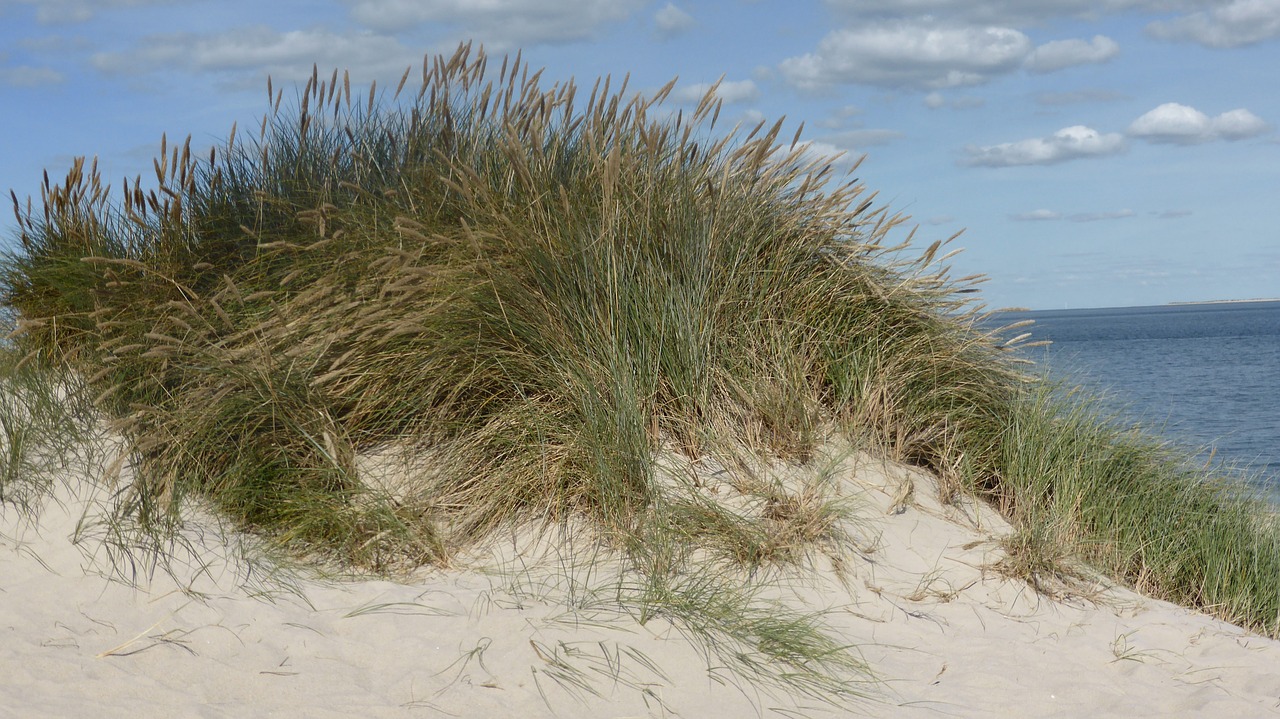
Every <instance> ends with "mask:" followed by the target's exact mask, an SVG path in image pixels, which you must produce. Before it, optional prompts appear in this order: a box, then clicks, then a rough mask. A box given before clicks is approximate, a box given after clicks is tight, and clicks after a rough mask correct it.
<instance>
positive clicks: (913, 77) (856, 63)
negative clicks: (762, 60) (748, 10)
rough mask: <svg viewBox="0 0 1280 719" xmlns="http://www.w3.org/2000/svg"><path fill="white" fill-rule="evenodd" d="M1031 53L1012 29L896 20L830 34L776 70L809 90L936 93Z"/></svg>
mask: <svg viewBox="0 0 1280 719" xmlns="http://www.w3.org/2000/svg"><path fill="white" fill-rule="evenodd" d="M1031 51H1032V43H1031V40H1030V39H1029V38H1028V37H1027V36H1026V35H1024V34H1023V33H1022V32H1020V31H1018V30H1015V29H1013V28H1008V27H997V26H987V27H979V26H939V25H936V24H934V23H930V22H924V21H919V22H917V21H896V22H886V23H879V24H866V25H859V26H857V27H851V28H844V29H841V30H836V31H834V32H831V33H830V34H828V35H827V36H826V37H824V38H823V39H822V40H821V41H820V42H819V43H818V48H817V50H816V51H815V52H812V53H807V54H805V55H800V56H796V57H791V58H788V59H786V60H783V61H782V63H781V65H780V66H779V69H780V70H781V71H782V74H783V77H785V78H786V79H787V80H788V81H789V82H791V83H792V84H793V85H795V86H797V87H800V88H802V89H810V90H812V89H819V88H823V87H828V86H831V85H838V84H846V83H855V84H867V85H879V86H882V87H895V88H896V87H903V86H907V87H917V88H923V89H941V88H947V87H958V86H964V85H979V84H982V83H984V82H986V81H987V80H989V79H990V78H992V77H995V76H998V75H1002V74H1006V73H1009V72H1011V71H1013V70H1015V69H1017V67H1018V66H1019V65H1021V64H1022V62H1023V61H1024V60H1025V59H1026V57H1027V55H1028V54H1030V52H1031Z"/></svg>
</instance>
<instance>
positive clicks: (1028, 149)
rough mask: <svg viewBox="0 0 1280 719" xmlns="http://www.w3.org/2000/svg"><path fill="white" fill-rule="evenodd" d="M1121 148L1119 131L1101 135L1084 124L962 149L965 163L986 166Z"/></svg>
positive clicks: (1095, 154)
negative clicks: (1041, 134)
mask: <svg viewBox="0 0 1280 719" xmlns="http://www.w3.org/2000/svg"><path fill="white" fill-rule="evenodd" d="M1123 150H1124V137H1123V136H1121V135H1120V134H1119V133H1107V134H1105V135H1104V134H1102V133H1099V132H1098V131H1097V130H1094V129H1093V128H1090V127H1085V126H1084V125H1073V126H1071V127H1066V128H1063V129H1061V130H1058V131H1057V132H1055V133H1053V134H1052V135H1050V136H1048V137H1043V138H1032V139H1028V140H1019V141H1017V142H1005V143H1001V144H999V145H983V146H974V145H971V146H969V147H966V148H965V152H966V153H967V154H968V155H969V157H968V159H967V161H966V163H967V164H970V165H983V166H986V167H1010V166H1014V165H1052V164H1056V163H1059V162H1066V161H1067V160H1075V159H1080V158H1086V157H1105V156H1107V155H1114V154H1116V153H1118V152H1122V151H1123Z"/></svg>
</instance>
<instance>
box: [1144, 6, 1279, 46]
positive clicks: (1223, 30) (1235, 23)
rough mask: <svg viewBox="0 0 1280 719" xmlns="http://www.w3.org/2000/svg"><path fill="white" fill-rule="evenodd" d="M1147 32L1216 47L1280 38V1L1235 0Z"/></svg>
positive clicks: (1157, 24) (1155, 24)
mask: <svg viewBox="0 0 1280 719" xmlns="http://www.w3.org/2000/svg"><path fill="white" fill-rule="evenodd" d="M1147 32H1148V33H1149V34H1151V35H1153V36H1155V37H1158V38H1160V39H1162V40H1177V41H1186V42H1195V43H1199V44H1201V45H1205V46H1208V47H1214V48H1227V47H1240V46H1241V45H1252V44H1254V43H1258V42H1262V41H1264V40H1272V39H1275V38H1278V37H1280V0H1231V1H1230V2H1227V3H1222V4H1216V5H1215V6H1214V7H1212V8H1210V9H1208V10H1200V11H1198V12H1193V13H1189V14H1187V15H1181V16H1179V17H1175V18H1173V19H1171V20H1157V21H1155V22H1153V23H1151V24H1150V25H1148V26H1147Z"/></svg>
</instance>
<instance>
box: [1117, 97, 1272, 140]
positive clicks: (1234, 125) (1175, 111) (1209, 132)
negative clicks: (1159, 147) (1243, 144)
mask: <svg viewBox="0 0 1280 719" xmlns="http://www.w3.org/2000/svg"><path fill="white" fill-rule="evenodd" d="M1269 129H1270V127H1269V126H1268V125H1267V123H1266V122H1264V121H1263V119H1262V118H1260V117H1258V116H1257V115H1255V114H1253V113H1252V112H1249V111H1248V110H1245V109H1244V108H1239V109H1236V110H1230V111H1228V112H1224V113H1222V114H1221V115H1218V116H1217V117H1212V118H1211V117H1209V116H1208V115H1206V114H1204V113H1203V112H1201V111H1199V110H1197V109H1196V108H1194V107H1189V106H1187V105H1181V104H1179V103H1176V102H1166V103H1165V104H1163V105H1161V106H1159V107H1157V108H1155V109H1154V110H1151V111H1150V112H1148V113H1146V114H1144V115H1143V116H1142V117H1139V118H1138V119H1136V120H1134V121H1133V123H1132V124H1130V125H1129V130H1128V132H1129V135H1130V136H1132V137H1140V138H1142V139H1144V140H1148V141H1150V142H1162V143H1171V144H1176V145H1196V144H1200V143H1203V142H1211V141H1213V140H1243V139H1246V138H1250V137H1256V136H1258V135H1261V134H1262V133H1264V132H1266V131H1267V130H1269Z"/></svg>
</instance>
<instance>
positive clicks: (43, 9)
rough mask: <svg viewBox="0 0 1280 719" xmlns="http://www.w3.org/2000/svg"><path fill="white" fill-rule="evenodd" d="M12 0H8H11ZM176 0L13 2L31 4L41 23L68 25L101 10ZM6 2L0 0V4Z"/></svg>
mask: <svg viewBox="0 0 1280 719" xmlns="http://www.w3.org/2000/svg"><path fill="white" fill-rule="evenodd" d="M12 1H13V0H10V2H12ZM175 1H176V0H16V2H14V4H18V5H33V6H35V10H36V22H38V23H40V24H42V25H69V24H77V23H84V22H88V21H90V20H92V19H93V18H94V16H95V15H97V14H98V13H99V12H101V11H103V10H112V9H116V8H127V7H143V6H146V5H171V4H173V3H174V2H175ZM5 4H7V3H5V2H0V5H5Z"/></svg>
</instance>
